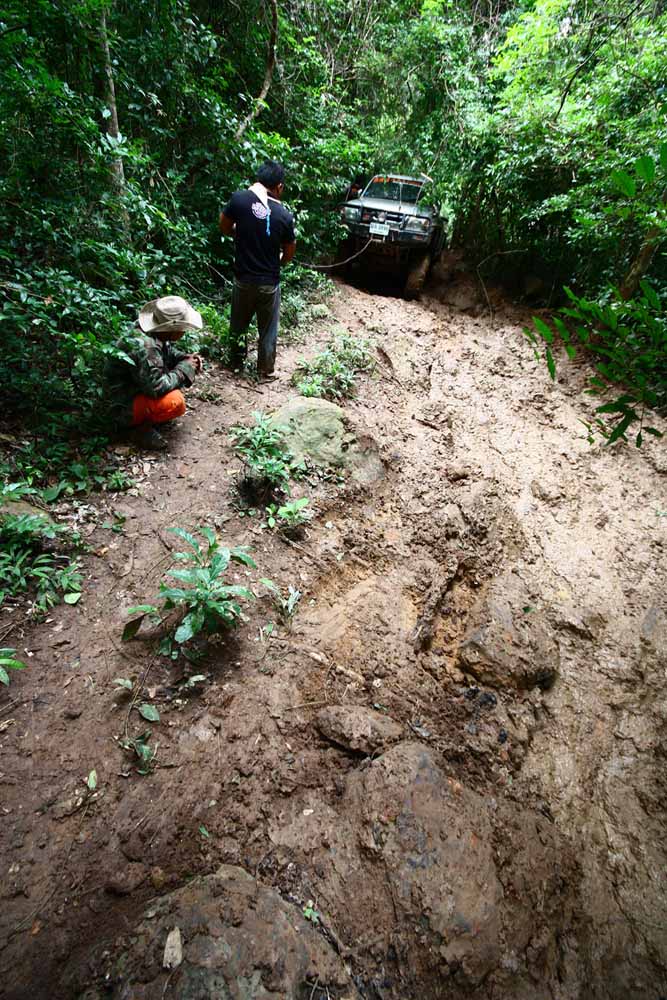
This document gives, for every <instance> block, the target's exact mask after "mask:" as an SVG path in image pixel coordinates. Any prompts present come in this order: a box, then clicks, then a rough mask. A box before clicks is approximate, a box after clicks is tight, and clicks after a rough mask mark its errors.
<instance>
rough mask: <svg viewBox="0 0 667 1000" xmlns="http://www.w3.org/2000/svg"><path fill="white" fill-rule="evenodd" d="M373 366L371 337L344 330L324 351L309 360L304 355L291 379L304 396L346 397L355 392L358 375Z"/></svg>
mask: <svg viewBox="0 0 667 1000" xmlns="http://www.w3.org/2000/svg"><path fill="white" fill-rule="evenodd" d="M373 367H374V361H373V357H372V355H371V353H370V350H369V344H368V341H366V340H357V339H356V338H355V337H353V336H351V335H350V334H349V333H346V332H344V331H343V332H342V333H339V334H338V335H336V336H334V337H333V339H332V340H331V341H330V342H329V344H328V345H327V347H326V348H325V350H324V351H322V353H321V354H316V355H315V357H314V358H312V359H311V360H310V361H306V360H304V359H301V361H300V362H299V367H298V368H297V370H296V372H295V373H294V375H293V377H292V381H293V383H294V385H295V386H296V388H297V389H298V391H299V392H300V393H301V395H302V396H317V397H323V398H325V399H345V398H346V397H349V396H352V395H354V385H355V379H356V375H357V374H358V373H359V372H366V371H371V370H372V369H373Z"/></svg>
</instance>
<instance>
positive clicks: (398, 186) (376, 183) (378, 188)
mask: <svg viewBox="0 0 667 1000" xmlns="http://www.w3.org/2000/svg"><path fill="white" fill-rule="evenodd" d="M422 187H423V184H422V183H421V182H420V181H403V180H398V179H397V178H396V177H374V178H373V180H372V181H371V182H370V183H369V185H368V187H367V188H366V190H365V191H364V193H363V195H362V197H364V198H388V199H389V200H390V201H401V202H406V203H407V204H409V205H414V204H415V202H416V201H417V199H418V198H419V195H420V192H421V189H422Z"/></svg>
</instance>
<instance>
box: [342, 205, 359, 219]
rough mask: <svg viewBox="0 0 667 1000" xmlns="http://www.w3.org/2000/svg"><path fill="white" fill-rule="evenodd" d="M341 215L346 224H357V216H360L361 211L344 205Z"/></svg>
mask: <svg viewBox="0 0 667 1000" xmlns="http://www.w3.org/2000/svg"><path fill="white" fill-rule="evenodd" d="M343 215H344V217H345V221H346V222H358V221H359V216H360V215H361V209H360V208H355V207H354V206H353V205H346V206H345V208H344V209H343Z"/></svg>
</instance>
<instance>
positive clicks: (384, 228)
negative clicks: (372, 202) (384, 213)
mask: <svg viewBox="0 0 667 1000" xmlns="http://www.w3.org/2000/svg"><path fill="white" fill-rule="evenodd" d="M370 229H371V236H388V235H389V226H388V225H387V223H386V222H371V226H370Z"/></svg>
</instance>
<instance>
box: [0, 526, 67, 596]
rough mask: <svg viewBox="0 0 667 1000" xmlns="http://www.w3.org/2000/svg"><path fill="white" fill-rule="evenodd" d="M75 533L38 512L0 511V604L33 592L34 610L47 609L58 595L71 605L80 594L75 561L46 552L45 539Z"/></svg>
mask: <svg viewBox="0 0 667 1000" xmlns="http://www.w3.org/2000/svg"><path fill="white" fill-rule="evenodd" d="M63 538H67V541H68V543H69V544H75V545H76V544H78V541H79V538H78V535H76V534H72V531H71V529H70V528H69V527H67V526H65V525H58V524H55V523H54V522H53V521H51V520H50V519H49V518H47V517H45V516H41V515H39V514H0V606H2V604H3V603H4V602H5V601H6V600H7V598H17V597H20V596H21V595H23V594H27V593H33V594H34V597H35V610H36V611H38V612H44V611H47V610H48V608H50V607H52V606H53V605H54V604H57V603H58V601H59V600H60V599H61V598H62V599H64V600H65V601H66V602H67V603H68V604H75V603H76V602H77V601H78V600H79V597H80V596H81V582H82V581H81V573H80V572H79V563H78V561H76V560H72V559H71V558H70V556H69V555H67V554H66V553H59V552H47V551H45V550H44V545H45V542H52V541H54V540H57V539H63Z"/></svg>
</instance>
